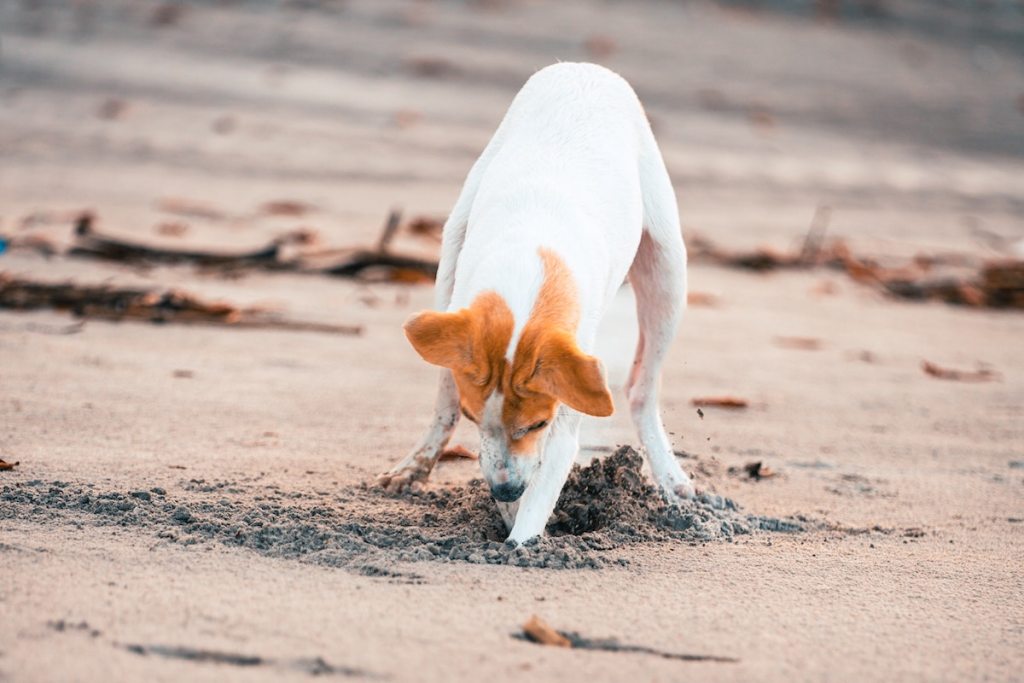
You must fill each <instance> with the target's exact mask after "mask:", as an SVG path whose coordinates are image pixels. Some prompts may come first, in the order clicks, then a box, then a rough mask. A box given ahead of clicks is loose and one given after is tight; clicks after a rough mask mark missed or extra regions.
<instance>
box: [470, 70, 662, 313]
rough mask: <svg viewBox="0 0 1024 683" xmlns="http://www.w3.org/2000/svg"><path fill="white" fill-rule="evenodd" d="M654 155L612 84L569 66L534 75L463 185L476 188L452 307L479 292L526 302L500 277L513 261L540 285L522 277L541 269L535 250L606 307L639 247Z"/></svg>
mask: <svg viewBox="0 0 1024 683" xmlns="http://www.w3.org/2000/svg"><path fill="white" fill-rule="evenodd" d="M652 149H653V153H654V154H655V155H656V157H657V163H658V164H660V163H661V158H660V155H659V154H658V152H657V148H656V146H655V144H654V139H653V136H652V135H651V131H650V126H649V125H648V123H647V119H646V116H645V114H644V111H643V107H642V106H641V105H640V102H639V100H638V99H637V96H636V94H635V93H634V92H633V89H632V88H631V87H630V86H629V84H628V83H627V82H626V81H625V80H624V79H623V78H622V77H621V76H619V75H618V74H616V73H614V72H612V71H609V70H608V69H606V68H604V67H600V66H597V65H594V64H577V63H561V64H555V65H553V66H549V67H547V68H545V69H542V70H541V71H539V72H537V73H536V74H534V75H533V76H532V77H531V78H530V79H529V80H528V81H527V83H526V84H525V85H524V86H523V88H522V90H520V91H519V94H518V95H516V97H515V100H514V101H513V102H512V105H511V106H510V107H509V110H508V113H507V114H506V115H505V118H504V120H503V121H502V123H501V125H500V126H499V128H498V130H497V131H496V132H495V134H494V137H493V138H492V140H491V142H490V144H489V145H488V146H487V149H486V150H485V151H484V153H483V155H481V158H480V160H479V161H478V162H477V166H476V167H475V168H474V169H473V173H472V174H471V176H470V181H475V188H474V193H473V201H472V206H471V207H470V209H469V219H468V223H469V230H468V231H467V234H466V237H465V243H464V245H463V247H462V253H461V256H460V259H459V261H460V263H459V271H458V273H457V274H456V277H455V281H456V282H455V296H454V298H453V304H454V305H455V306H463V305H466V304H468V302H469V301H470V300H471V299H472V297H473V296H474V295H475V294H476V293H477V292H479V291H480V290H481V289H484V288H495V289H498V290H499V291H501V290H503V289H506V288H508V289H509V290H512V291H509V292H508V295H509V296H510V297H517V295H518V296H521V295H523V294H528V293H529V292H528V291H523V288H522V287H521V286H519V285H513V284H512V280H516V279H517V278H510V277H509V273H508V267H510V265H509V264H510V263H511V262H513V261H515V263H516V265H515V267H516V268H519V269H521V270H522V271H523V279H525V280H538V279H539V271H538V273H533V272H530V271H532V270H534V269H536V268H539V266H540V264H539V261H538V260H537V259H536V249H537V246H539V245H543V246H545V247H547V248H550V249H552V250H554V251H556V252H557V253H559V255H560V256H561V257H562V258H563V259H564V260H565V261H566V262H567V263H568V265H569V267H570V269H571V270H573V272H574V273H575V274H576V276H577V278H580V279H583V278H587V279H589V281H583V282H579V283H578V284H579V286H580V288H581V290H582V291H584V292H588V293H592V294H593V295H594V296H595V297H597V298H598V299H603V298H605V297H606V296H607V295H608V294H609V290H610V289H611V288H614V287H618V285H619V284H620V283H621V282H622V279H623V278H624V276H625V274H626V271H627V270H628V268H629V265H630V263H631V261H632V255H633V254H634V253H636V249H637V245H638V244H639V241H640V234H641V230H642V225H643V206H644V198H643V193H642V191H641V175H642V170H641V166H642V159H643V158H644V157H645V156H649V155H650V153H651V150H652ZM519 254H528V255H530V256H532V257H533V259H532V261H533V262H534V263H527V262H525V260H523V259H521V258H519V256H518V255H519ZM520 282H521V280H520ZM509 285H512V286H509ZM517 287H518V291H516V288H517ZM502 293H503V294H504V292H502ZM595 303H597V302H595ZM598 305H600V304H598ZM513 308H515V306H513Z"/></svg>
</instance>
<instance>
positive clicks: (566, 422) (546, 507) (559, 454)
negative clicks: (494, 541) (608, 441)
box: [508, 406, 580, 543]
mask: <svg viewBox="0 0 1024 683" xmlns="http://www.w3.org/2000/svg"><path fill="white" fill-rule="evenodd" d="M579 450H580V414H579V413H577V412H576V411H574V410H570V409H568V408H565V407H564V406H563V407H562V408H561V409H560V410H559V415H558V418H557V419H556V420H555V423H554V424H553V425H551V432H550V434H548V438H547V442H546V443H545V444H544V453H543V454H542V455H541V456H540V457H541V461H540V464H539V465H538V467H537V472H536V474H534V476H533V479H532V480H531V481H530V484H529V486H527V487H526V491H524V492H523V497H522V498H520V499H519V510H518V511H517V512H516V521H515V524H514V525H513V526H512V532H511V533H510V534H509V535H508V540H510V541H515V542H516V543H525V542H526V541H528V540H530V539H531V538H534V537H536V536H541V535H543V533H544V527H546V526H547V524H548V520H549V519H550V518H551V513H552V512H553V511H554V509H555V504H556V503H558V496H559V495H560V494H561V493H562V487H563V486H565V480H566V478H567V477H568V476H569V470H571V469H572V464H573V462H574V461H575V460H576V454H577V453H579Z"/></svg>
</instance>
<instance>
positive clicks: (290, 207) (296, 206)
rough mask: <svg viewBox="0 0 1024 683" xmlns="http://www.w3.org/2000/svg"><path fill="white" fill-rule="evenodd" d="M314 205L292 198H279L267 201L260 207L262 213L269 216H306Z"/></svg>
mask: <svg viewBox="0 0 1024 683" xmlns="http://www.w3.org/2000/svg"><path fill="white" fill-rule="evenodd" d="M312 210H313V207H312V206H310V205H309V204H305V203H303V202H299V201H294V200H291V199H278V200H275V201H271V202H266V203H264V204H263V205H262V206H261V207H260V213H264V214H267V215H268V216H305V215H306V214H307V213H309V212H310V211H312Z"/></svg>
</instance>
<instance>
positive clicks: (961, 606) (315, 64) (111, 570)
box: [0, 0, 1024, 681]
mask: <svg viewBox="0 0 1024 683" xmlns="http://www.w3.org/2000/svg"><path fill="white" fill-rule="evenodd" d="M761 4H763V5H766V6H768V5H770V6H771V7H770V8H768V7H766V8H763V9H761V10H758V9H757V7H758V6H760V5H761ZM868 4H870V3H868ZM858 6H859V5H857V4H856V3H844V4H843V14H842V17H841V18H840V19H839V20H838V21H831V22H819V21H815V20H813V19H812V18H810V17H808V16H806V14H805V13H804V12H802V10H801V8H802V7H803V3H797V2H793V3H788V2H785V1H781V0H780V1H779V2H776V3H750V4H745V3H722V4H713V3H708V2H690V3H667V2H665V3H662V2H638V3H618V2H607V3H605V2H593V3H590V2H588V3H584V2H579V1H577V0H567V1H566V2H560V3H557V5H555V4H552V3H534V2H511V1H509V2H471V3H462V2H459V3H455V2H452V3H448V2H410V3H401V2H379V1H374V2H370V1H365V2H364V1H356V0H353V1H350V2H344V3H323V4H319V5H318V4H317V3H270V2H266V3H263V2H248V3H205V2H196V3H184V4H180V5H179V4H177V3H156V2H146V1H143V0H131V1H129V0H123V1H114V2H109V3H108V2H102V3H99V2H97V3H91V2H82V1H80V2H73V3H71V2H68V3H62V2H56V1H48V2H42V1H40V2H31V1H26V2H11V3H0V233H3V234H4V235H7V236H11V235H18V236H20V237H25V236H33V237H38V238H40V239H46V240H55V241H58V242H59V241H60V240H61V239H66V238H67V236H68V234H69V230H70V227H71V222H72V220H73V217H74V215H75V214H76V212H78V211H81V210H83V209H90V210H92V211H94V212H95V213H96V216H97V224H98V225H99V226H100V227H101V228H102V230H104V231H105V232H106V233H109V234H116V235H121V236H124V237H127V238H131V239H135V240H139V241H144V242H146V243H149V244H157V245H164V246H172V247H187V248H222V249H238V250H243V249H249V248H254V247H258V246H260V245H262V244H265V243H266V242H267V240H269V239H271V238H273V237H276V236H279V235H280V234H282V233H283V232H284V231H286V230H292V229H295V228H304V229H307V230H313V231H316V233H317V234H318V235H319V238H320V240H321V242H322V243H323V244H324V245H326V246H330V247H341V246H346V245H352V244H360V243H366V242H370V241H372V240H373V239H374V237H375V236H376V234H377V232H378V230H379V229H380V226H381V223H382V221H383V219H384V216H385V215H386V213H387V211H388V210H389V209H390V208H391V207H393V206H403V207H405V208H406V210H407V212H409V213H411V214H426V215H443V214H444V212H445V211H446V210H447V208H448V207H449V205H450V204H451V203H452V201H453V200H454V197H455V195H456V193H457V191H458V188H459V185H460V183H461V180H462V176H463V175H464V173H465V172H466V171H467V169H468V167H469V165H470V164H471V163H472V161H473V159H474V158H475V156H476V154H478V153H479V150H480V149H481V148H482V146H483V144H484V143H485V142H486V140H487V137H488V135H489V134H490V132H491V131H492V130H493V128H494V126H495V125H496V124H497V121H498V120H499V119H500V116H501V114H502V113H503V111H504V109H505V107H506V106H507V104H508V102H509V100H510V99H511V97H512V95H513V94H514V92H515V91H516V89H517V88H518V87H519V85H520V84H521V82H522V81H523V80H524V79H525V78H526V77H527V76H528V75H529V73H531V72H532V71H533V70H535V69H537V68H539V67H541V66H544V65H545V64H548V63H550V62H552V61H554V60H556V59H563V60H579V59H590V60H596V61H601V62H603V63H606V64H607V65H609V66H610V67H612V68H615V69H617V70H619V71H620V72H622V73H623V74H624V75H625V76H626V77H627V78H629V79H630V80H631V81H633V82H634V84H635V85H636V88H637V90H638V91H639V93H640V95H641V97H642V98H643V99H644V101H645V102H647V104H648V108H649V111H650V114H651V118H652V120H653V122H654V125H655V130H656V134H657V135H658V137H659V140H660V141H661V143H662V145H663V148H664V152H665V156H666V159H667V161H668V165H669V168H670V171H671V173H672V175H673V178H674V180H675V182H676V186H677V190H678V192H679V195H680V204H681V211H682V219H683V223H684V231H685V232H686V234H687V235H688V236H693V235H696V234H700V235H704V236H707V237H710V238H712V239H714V240H715V241H716V242H717V243H720V244H722V245H725V246H727V247H730V248H744V247H749V246H753V245H756V244H761V243H767V244H771V245H774V246H775V247H777V248H787V247H789V246H790V245H792V244H794V243H795V242H797V241H798V240H800V239H801V238H802V237H803V235H804V233H805V232H806V231H807V227H808V224H809V223H810V221H811V217H812V216H813V215H814V213H815V210H816V209H817V208H818V207H821V206H829V207H831V211H832V212H831V222H830V224H829V227H828V230H829V234H830V235H835V236H839V237H842V238H844V239H845V240H847V241H848V243H849V244H850V245H851V248H853V249H855V250H856V251H858V253H866V254H872V255H879V256H885V257H893V258H903V257H909V256H911V255H913V254H916V253H926V254H955V255H959V256H961V257H964V258H983V257H992V256H997V255H999V254H1001V253H1006V252H1007V250H1008V249H1011V248H1012V245H1013V244H1014V243H1015V242H1018V241H1020V240H1021V239H1022V238H1024V111H1022V106H1024V104H1022V102H1021V100H1020V97H1021V96H1022V95H1024V38H1022V36H1024V29H1022V27H1024V16H1022V14H1021V12H1020V11H1019V10H1018V9H1017V8H1015V6H1014V5H1013V3H1000V2H996V3H991V4H990V6H989V9H988V10H987V11H984V12H982V11H971V12H963V11H960V10H957V9H955V7H954V6H953V5H951V4H950V5H942V6H941V7H939V6H936V5H934V3H924V2H913V1H911V0H906V1H905V2H895V1H892V2H886V3H882V7H883V8H884V9H885V13H884V14H883V15H881V16H878V15H876V14H874V13H872V12H868V11H866V10H863V9H857V7H858ZM776 10H777V11H776ZM281 200H288V201H292V202H299V203H302V204H303V205H307V206H308V207H310V208H309V210H308V211H306V212H305V213H304V214H303V215H294V213H293V214H292V215H281V212H278V213H276V214H275V213H274V212H267V211H265V210H262V209H261V207H263V206H264V205H265V204H266V203H267V202H272V201H281ZM183 208H184V209H188V210H187V211H183V210H182V209H183ZM168 209H172V211H168ZM285 213H287V212H285ZM419 246H420V247H421V248H423V245H422V244H421V245H419ZM426 248H429V245H427V247H426ZM0 272H2V273H5V274H7V275H10V276H17V277H24V278H34V279H39V280H45V281H53V282H57V281H64V280H73V281H76V282H83V283H85V282H87V283H111V284H115V285H125V286H129V285H130V286H136V285H142V286H146V287H180V288H184V289H187V290H188V291H191V292H194V293H196V294H199V295H202V296H206V297H210V298H214V299H223V300H227V301H230V302H233V303H237V304H242V305H255V304H259V305H264V306H269V307H273V308H274V309H275V310H279V311H282V312H284V313H286V314H287V315H288V316H290V317H294V318H296V319H302V320H311V321H319V322H325V323H338V324H358V325H362V326H363V332H362V334H360V335H335V334H322V333H312V332H286V331H275V330H236V329H224V328H217V327H202V326H195V327H191V326H179V325H150V324H143V323H120V324H116V323H107V322H100V321H88V322H86V323H85V324H84V325H76V324H73V321H72V320H71V319H70V318H69V317H68V316H66V315H64V314H59V313H54V312H36V313H15V312H10V311H2V312H0V361H2V364H0V425H2V426H3V429H2V431H0V458H2V459H3V460H6V461H8V462H14V461H17V462H19V463H20V464H19V465H18V466H17V467H15V468H14V469H13V470H10V471H0V576H2V577H3V580H2V581H0V680H10V681H50V680H89V681H91V680H183V679H188V680H211V681H214V680H217V681H220V680H304V679H307V678H309V677H312V676H328V677H338V678H351V679H353V680H362V679H367V680H394V681H420V680H431V681H434V680H436V681H452V680H480V679H484V678H486V679H488V680H494V681H503V680H523V679H526V678H530V679H533V680H554V679H559V680H566V681H574V680H588V681H619V680H623V679H624V678H626V677H629V678H630V679H636V680H656V681H676V680H736V681H748V680H768V681H805V680H806V681H822V680H858V679H861V680H950V681H961V680H1000V681H1001V680H1007V681H1008V680H1021V677H1022V673H1021V672H1022V671H1024V654H1022V653H1024V562H1022V558H1024V346H1022V343H1021V340H1022V339H1024V317H1022V316H1021V315H1020V314H1016V313H1010V312H1000V311H992V310H978V309H966V308H957V307H952V306H947V305H944V304H939V303H930V304H917V303H908V302H898V301H893V300H890V299H887V298H885V297H883V296H882V295H880V294H879V293H877V292H876V291H874V290H872V289H869V288H866V287H864V286H862V285H859V284H857V283H854V282H853V281H851V280H849V279H847V278H846V277H845V276H843V275H842V274H840V273H836V272H833V271H827V270H807V271H794V272H780V273H775V274H752V273H748V272H742V271H738V270H732V269H727V268H722V267H718V266H713V265H708V264H695V265H694V266H693V267H692V268H691V274H690V285H691V288H692V289H693V290H695V291H698V292H701V293H704V294H706V295H710V297H712V299H711V301H712V303H713V305H703V306H693V307H691V309H690V311H689V312H688V314H687V319H686V321H685V323H684V326H683V329H682V331H681V334H680V338H679V340H678V341H677V343H676V345H675V346H674V347H673V349H672V351H671V353H670V355H669V359H668V361H667V363H666V367H665V373H664V394H665V395H664V413H665V421H666V425H667V428H668V430H669V431H670V432H671V434H672V438H673V442H674V447H675V448H676V449H677V452H678V455H679V457H680V462H681V463H682V464H683V466H684V467H685V468H686V469H687V470H688V471H690V472H691V473H692V474H693V476H694V477H695V480H696V483H697V485H698V487H699V488H700V489H701V490H702V491H703V492H704V495H703V497H702V499H701V500H699V501H697V502H695V503H693V504H692V505H691V506H688V507H686V508H685V509H669V508H666V507H665V506H664V505H663V504H662V503H661V502H660V500H659V499H658V498H657V496H656V495H654V492H653V490H651V489H650V488H649V487H648V486H647V484H646V480H645V478H644V476H643V473H642V472H641V471H640V469H639V463H640V460H639V458H638V457H637V456H636V455H635V454H634V453H632V451H630V450H629V449H618V446H620V445H635V440H634V437H633V434H632V431H631V428H630V425H629V420H628V418H627V417H626V416H625V415H624V414H623V411H621V410H620V411H619V412H618V413H617V414H616V415H615V416H613V417H611V418H608V419H605V420H593V421H591V422H589V423H588V424H587V426H586V431H585V437H584V449H583V451H582V452H581V456H580V462H579V464H580V468H581V469H580V470H578V471H577V472H576V474H574V475H573V478H572V480H571V482H570V486H569V487H568V488H567V491H566V495H565V496H564V497H563V500H562V503H561V506H560V509H559V511H558V513H557V514H556V515H555V517H554V519H553V521H552V526H551V528H550V537H549V538H548V539H547V540H545V541H543V542H542V543H540V544H538V545H536V546H532V547H529V548H522V549H512V548H507V547H505V546H504V545H503V544H502V543H501V532H500V526H499V525H500V522H499V519H498V517H497V516H496V513H495V510H494V509H493V507H491V505H490V502H489V500H488V498H487V496H486V493H485V491H484V489H483V487H482V485H481V484H480V483H479V481H477V480H476V477H477V474H478V472H477V466H476V464H475V463H473V462H472V461H468V460H464V459H452V460H445V461H443V462H441V463H440V465H439V466H438V468H437V470H436V471H435V473H434V475H433V477H432V479H431V483H430V486H428V488H427V489H426V490H425V491H424V492H422V493H419V494H415V495H409V496H401V497H394V496H389V495H386V494H383V493H382V492H380V491H377V490H374V489H373V488H372V487H369V486H368V485H367V484H368V483H369V482H371V481H372V479H373V477H374V475H376V474H377V473H378V472H381V471H383V470H384V469H386V468H388V467H389V466H390V465H391V464H393V463H394V462H395V461H396V460H397V459H398V458H400V457H401V456H402V455H403V454H404V453H405V451H406V450H407V449H408V448H409V447H410V445H411V444H412V443H413V441H414V440H415V439H416V438H417V437H418V436H419V434H420V433H421V431H422V430H423V429H424V428H425V427H426V425H427V423H428V421H429V419H430V412H429V411H430V407H431V405H432V400H433V391H434V381H435V379H436V373H435V372H434V371H433V370H432V369H431V368H429V367H426V366H425V365H424V364H423V363H422V362H421V361H420V360H419V359H418V358H417V357H416V356H415V354H414V353H413V352H412V350H411V349H409V348H408V346H407V344H406V342H405V340H404V338H403V336H402V334H401V332H400V324H401V322H402V321H403V320H404V319H405V318H406V317H407V316H408V315H409V314H410V313H412V312H414V311H416V310H419V309H421V308H424V307H426V306H428V305H429V302H430V300H431V294H430V291H429V288H428V287H425V286H408V285H396V284H389V283H367V282H354V281H351V280H342V279H337V278H327V277H320V276H310V275H298V274H288V273H260V272H253V273H242V274H236V275H235V276H233V277H230V278H229V277H223V276H218V275H216V274H212V273H209V272H200V271H196V270H194V269H192V268H190V267H187V266H180V267H154V268H135V267H127V266H121V265H117V264H110V263H100V262H96V261H91V260H87V259H80V258H70V257H49V258H47V257H45V256H42V255H40V254H39V253H37V252H35V251H33V250H31V249H20V248H12V249H9V250H8V251H6V252H3V253H0ZM704 301H705V302H707V301H708V298H707V297H705V298H704ZM631 306H632V300H631V297H630V294H629V291H628V289H625V290H623V292H622V293H621V295H620V298H619V299H618V300H617V301H616V303H615V305H614V306H613V307H612V310H611V312H610V314H609V317H608V319H607V320H606V322H605V330H604V333H603V334H602V338H601V349H600V351H601V355H602V357H603V358H604V359H605V361H606V365H607V367H608V369H609V377H610V382H611V383H612V385H613V388H614V389H615V395H616V401H617V403H618V405H619V406H620V408H621V406H622V403H623V399H622V398H621V384H622V381H623V378H624V375H625V371H626V364H627V363H628V360H629V358H630V354H631V347H632V344H633V343H634V340H635V334H636V332H635V324H634V323H633V320H632V313H631ZM794 338H796V339H797V340H806V339H810V340H813V343H806V342H800V341H797V342H794V341H793V339H794ZM923 361H930V362H933V363H937V364H939V365H941V366H944V367H952V368H959V369H963V370H973V369H977V368H987V369H990V370H991V371H993V372H994V376H993V377H992V378H991V381H985V382H959V381H950V380H944V379H941V378H938V377H934V376H931V375H928V374H927V373H925V372H923V371H922V362H923ZM716 395H717V396H722V395H731V396H736V397H740V398H744V399H746V400H747V401H748V402H749V406H748V407H747V408H745V409H738V410H727V409H722V408H714V407H706V408H703V409H702V410H701V412H700V413H698V411H697V409H696V407H695V406H694V405H693V404H692V401H693V399H695V398H699V397H706V396H716ZM456 441H457V442H459V443H463V444H465V445H466V446H467V447H469V448H470V449H472V448H473V447H474V445H475V437H474V435H473V433H472V430H470V429H466V428H465V427H464V426H463V427H460V430H459V432H458V433H457V438H456ZM755 462H761V463H762V470H761V471H762V472H764V473H765V474H772V475H773V476H767V477H764V478H761V479H759V480H758V479H753V478H751V477H750V476H749V475H748V474H747V472H746V471H745V470H744V467H745V466H747V465H748V464H751V463H755ZM765 468H767V471H765ZM533 614H537V615H539V616H540V617H541V618H543V619H544V620H545V621H547V622H548V623H549V624H551V625H552V626H554V627H555V628H556V629H560V630H563V631H566V632H574V633H576V634H579V636H581V637H583V638H588V639H592V640H591V642H593V640H594V639H596V640H600V639H606V638H611V639H615V641H616V642H617V643H618V644H619V645H621V646H632V645H635V646H639V647H640V648H650V649H652V650H655V651H658V652H663V653H670V654H683V655H697V656H711V657H717V658H724V659H725V660H727V661H725V660H721V659H712V660H701V659H700V657H698V658H697V659H696V660H695V661H694V660H686V659H682V660H681V659H678V658H670V657H663V656H660V655H658V654H657V653H653V654H652V653H651V652H645V651H633V650H630V649H628V648H626V649H619V650H617V651H593V650H589V649H564V648H555V647H542V646H540V645H535V644H533V643H530V642H526V641H524V640H522V639H521V638H519V637H518V636H519V635H520V632H521V627H522V625H523V623H524V622H526V621H527V619H528V618H529V617H530V616H531V615H533ZM733 660H734V661H733Z"/></svg>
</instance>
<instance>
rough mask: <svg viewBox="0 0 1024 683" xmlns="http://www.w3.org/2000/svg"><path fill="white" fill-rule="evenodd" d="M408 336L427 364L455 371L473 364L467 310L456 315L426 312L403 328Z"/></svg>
mask: <svg viewBox="0 0 1024 683" xmlns="http://www.w3.org/2000/svg"><path fill="white" fill-rule="evenodd" d="M403 329H404V330H405V336H406V337H407V338H408V339H409V343H411V344H412V347H413V348H414V349H416V352H417V353H418V354H420V356H421V357H422V358H423V360H425V361H427V362H428V363H431V364H433V365H440V366H441V367H443V368H449V369H451V370H456V369H461V368H463V367H465V366H467V365H469V364H471V363H472V362H473V352H472V349H471V346H470V345H471V343H472V339H471V327H470V319H469V315H468V313H467V311H466V310H465V309H463V310H461V311H458V312H456V313H439V312H437V311H423V312H422V313H417V314H416V315H414V316H413V317H411V318H409V320H408V321H406V323H405V325H404V326H403Z"/></svg>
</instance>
